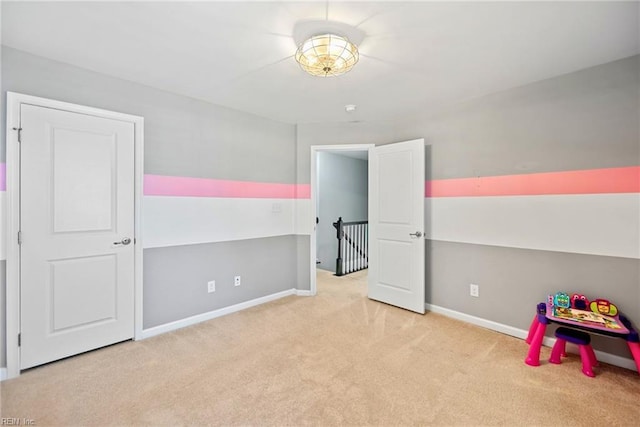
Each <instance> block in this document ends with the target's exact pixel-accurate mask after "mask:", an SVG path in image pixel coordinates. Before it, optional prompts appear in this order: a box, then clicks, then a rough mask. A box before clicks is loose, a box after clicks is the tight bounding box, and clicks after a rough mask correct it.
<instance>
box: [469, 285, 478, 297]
mask: <svg viewBox="0 0 640 427" xmlns="http://www.w3.org/2000/svg"><path fill="white" fill-rule="evenodd" d="M469 295H471V296H472V297H476V298H478V297H480V286H478V285H474V284H473V283H471V284H470V285H469Z"/></svg>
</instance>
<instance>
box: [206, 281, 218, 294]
mask: <svg viewBox="0 0 640 427" xmlns="http://www.w3.org/2000/svg"><path fill="white" fill-rule="evenodd" d="M215 291H216V281H215V280H212V281H210V282H207V292H209V293H211V292H215Z"/></svg>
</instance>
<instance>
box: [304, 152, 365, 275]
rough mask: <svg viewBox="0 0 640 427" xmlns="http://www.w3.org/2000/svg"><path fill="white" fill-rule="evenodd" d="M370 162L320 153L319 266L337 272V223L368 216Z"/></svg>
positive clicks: (362, 218)
mask: <svg viewBox="0 0 640 427" xmlns="http://www.w3.org/2000/svg"><path fill="white" fill-rule="evenodd" d="M368 169H369V168H368V162H367V161H366V160H361V159H354V158H352V157H347V156H343V155H340V154H335V153H330V152H324V151H321V152H319V153H318V189H317V190H318V218H319V221H320V222H319V223H318V227H317V229H316V239H317V241H316V242H317V245H316V246H317V247H316V250H317V254H316V257H317V259H318V260H319V261H320V264H318V267H319V268H322V269H324V270H330V271H334V272H335V267H336V257H337V253H338V239H337V238H336V229H335V228H334V227H333V223H334V222H335V221H337V220H338V218H339V217H342V220H343V221H345V222H349V221H366V220H367V218H368V215H367V210H368V205H367V201H368V191H369V183H368V173H367V171H368Z"/></svg>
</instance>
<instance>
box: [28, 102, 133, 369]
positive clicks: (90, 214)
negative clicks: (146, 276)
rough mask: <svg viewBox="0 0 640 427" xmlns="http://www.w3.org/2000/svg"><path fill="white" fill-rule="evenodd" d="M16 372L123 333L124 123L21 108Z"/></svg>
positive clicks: (129, 298)
mask: <svg viewBox="0 0 640 427" xmlns="http://www.w3.org/2000/svg"><path fill="white" fill-rule="evenodd" d="M20 118H21V127H22V143H21V147H20V150H21V151H20V156H21V200H20V209H21V226H20V227H21V231H22V245H21V246H20V251H21V266H20V274H21V288H20V289H21V299H20V301H21V336H22V345H21V348H20V359H21V369H25V368H29V367H32V366H36V365H39V364H43V363H47V362H50V361H53V360H57V359H60V358H63V357H67V356H71V355H74V354H78V353H81V352H84V351H87V350H92V349H95V348H98V347H102V346H105V345H109V344H113V343H115V342H119V341H123V340H127V339H130V338H132V337H133V329H134V320H133V302H134V249H133V244H129V245H123V244H117V243H118V242H121V241H122V239H123V238H127V237H128V238H131V239H132V238H133V236H134V127H133V124H132V123H130V122H123V121H119V120H113V119H105V118H100V117H95V116H90V115H85V114H78V113H71V112H67V111H61V110H55V109H51V108H43V107H36V106H32V105H25V104H23V105H22V106H21V114H20Z"/></svg>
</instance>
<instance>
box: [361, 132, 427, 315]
mask: <svg viewBox="0 0 640 427" xmlns="http://www.w3.org/2000/svg"><path fill="white" fill-rule="evenodd" d="M424 167H425V166H424V140H423V139H419V140H414V141H407V142H399V143H396V144H389V145H383V146H379V147H374V148H372V149H371V150H370V151H369V224H370V228H369V251H370V257H369V289H368V292H369V298H371V299H374V300H377V301H381V302H385V303H387V304H392V305H395V306H398V307H402V308H406V309H408V310H412V311H415V312H418V313H424V305H425V288H424V287H425V285H424V264H425V258H424V257H425V249H424V247H425V245H424V237H423V234H424V177H425V173H424V170H425V169H424ZM412 234H413V235H412ZM418 234H419V235H418Z"/></svg>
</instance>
